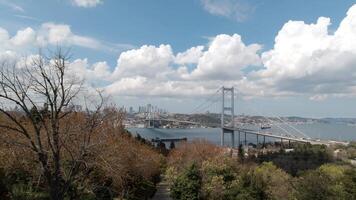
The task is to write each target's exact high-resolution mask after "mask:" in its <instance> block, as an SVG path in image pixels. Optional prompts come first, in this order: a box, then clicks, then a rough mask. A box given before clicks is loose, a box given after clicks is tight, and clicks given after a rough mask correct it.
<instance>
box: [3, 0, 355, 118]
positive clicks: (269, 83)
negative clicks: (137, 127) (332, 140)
mask: <svg viewBox="0 0 356 200" xmlns="http://www.w3.org/2000/svg"><path fill="white" fill-rule="evenodd" d="M355 3H356V1H351V0H343V1H339V0H313V1H310V0H309V1H308V0H273V1H272V0H269V1H267V0H249V1H247V0H220V1H217V0H179V1H177V0H151V1H146V0H0V27H1V28H2V29H4V30H6V31H7V33H8V35H9V37H8V41H7V42H3V45H2V46H3V47H1V44H0V51H3V52H5V51H13V52H16V53H17V54H21V55H23V54H31V53H35V52H36V49H37V48H38V47H39V46H43V45H45V46H50V47H53V46H54V44H55V43H57V44H59V45H63V46H68V47H70V48H71V49H72V53H73V55H74V56H73V65H72V67H71V68H72V69H71V70H73V72H74V73H78V76H83V77H84V78H85V79H86V80H88V85H89V86H90V87H93V88H95V87H100V88H104V89H105V90H107V91H108V92H109V93H110V94H111V95H112V96H113V99H114V101H116V102H117V103H118V104H124V105H126V106H129V105H133V106H138V105H140V104H146V103H154V104H159V105H161V106H162V107H165V108H167V109H168V110H172V111H183V112H189V111H190V110H191V109H192V108H194V107H195V106H196V104H199V101H200V100H199V99H203V98H204V97H206V96H208V95H209V94H211V93H212V92H213V91H215V89H214V85H215V86H216V88H217V87H219V86H220V85H234V86H235V87H239V90H240V91H241V100H240V105H241V107H242V108H241V109H239V110H238V111H239V113H242V112H243V113H247V114H258V113H256V112H254V111H251V110H249V109H247V107H248V106H247V104H251V107H255V108H257V107H258V108H259V110H260V113H261V114H265V115H299V116H311V117H325V116H331V117H332V116H338V117H356V106H355V102H356V101H355V100H356V99H355V97H354V96H355V95H356V89H355V88H356V87H355V85H356V84H355V83H354V81H353V78H354V77H355V76H356V75H355V76H354V75H353V72H356V70H355V67H353V66H355V65H354V64H356V62H354V60H356V55H354V53H355V52H356V51H354V50H355V49H353V48H351V47H348V44H349V43H350V42H347V40H352V39H353V37H352V33H356V32H352V31H351V32H350V31H347V30H349V29H352V30H354V29H353V28H355V30H356V27H355V26H356V25H355V23H352V21H353V20H352V19H353V16H351V14H350V15H349V16H350V17H348V18H347V17H346V13H347V12H348V10H349V9H350V8H351V7H352V6H353V4H355ZM354 10H355V9H354ZM352 12H353V11H352ZM350 13H351V11H350ZM321 16H323V17H327V18H329V20H330V23H328V20H320V21H318V19H319V17H321ZM345 19H346V20H345ZM343 20H344V21H347V20H348V21H347V22H349V24H348V25H347V26H346V25H344V27H348V28H340V27H341V26H340V23H341V21H343ZM297 21H299V22H303V24H300V23H298V22H297ZM288 22H290V23H288ZM319 22H320V23H319ZM312 24H317V25H316V26H317V27H316V28H315V27H314V26H313V25H312ZM345 24H346V23H345ZM287 25H288V26H287ZM325 27H326V29H327V32H326V34H325V33H320V32H322V31H323V30H324V29H325ZM26 28H30V29H31V30H29V29H27V32H26V34H27V35H26V34H23V35H22V36H23V37H24V38H26V40H19V41H26V42H17V43H16V42H11V41H14V39H13V37H15V36H16V35H17V34H18V31H21V30H25V29H26ZM338 29H339V31H338ZM52 30H55V31H57V32H56V34H60V33H65V36H63V35H59V36H58V35H57V36H53V35H51V33H52V32H51V31H52ZM68 30H69V31H68ZM63 31H64V32H63ZM59 32H60V33H59ZM291 32H293V34H290V33H291ZM324 32H325V31H324ZM335 32H339V33H340V34H339V33H335ZM279 33H280V34H279ZM24 35H25V36H26V37H25V36H24ZM277 36H280V37H279V38H282V39H281V40H279V41H278V42H277V41H276V38H277ZM328 36H330V38H329V37H328ZM355 37H356V36H355ZM340 38H341V39H340ZM12 39H13V40H12ZM319 39H320V41H321V42H315V43H314V42H313V41H319ZM0 41H1V40H0ZM39 41H41V42H39ZM291 43H292V44H293V45H292V46H290V45H291ZM308 43H311V44H310V46H307V45H306V44H308ZM324 43H328V46H327V47H325V46H324V45H323V44H324ZM145 45H146V46H145ZM161 45H166V46H161ZM275 45H277V46H278V48H275V47H274V46H275ZM198 46H202V47H201V49H200V47H199V48H197V49H195V50H194V52H195V53H192V52H190V53H187V54H184V55H185V56H184V55H183V53H184V52H186V51H187V50H188V49H191V48H192V47H198ZM295 46H296V47H297V48H296V49H297V50H295V51H294V50H291V51H290V52H289V51H287V50H288V49H293V48H291V47H295ZM335 46H336V47H338V48H336V47H335ZM143 47H144V48H143ZM334 47H335V48H334ZM355 48H356V47H355ZM226 49H228V50H231V51H228V50H226ZM286 49H287V50H286ZM309 49H312V52H310V51H311V50H309ZM130 50H131V51H130ZM225 50H226V52H225ZM192 51H193V50H192ZM219 52H223V54H222V53H220V54H219ZM320 52H321V53H320ZM330 52H331V53H330ZM230 53H231V55H230ZM283 53H285V55H281V54H283ZM346 53H347V54H346ZM179 54H182V55H181V57H180V58H181V59H178V57H179V56H178V55H179ZM221 54H222V55H221ZM319 54H320V55H319ZM225 55H226V56H232V57H234V58H235V57H236V58H237V59H234V58H233V59H231V62H230V60H229V58H230V57H226V58H224V56H225ZM315 55H318V57H317V58H318V59H320V60H322V61H318V62H311V61H310V60H315V59H316V58H315ZM145 56H147V57H145ZM331 56H335V58H337V59H341V63H346V64H344V65H345V66H344V65H343V64H341V65H340V66H337V67H335V63H333V61H329V60H328V59H327V58H330V57H331ZM0 57H1V52H0ZM354 57H355V58H354ZM148 58H149V59H148ZM284 58H288V59H287V60H286V61H285V60H284ZM140 59H143V60H140ZM144 59H146V60H144ZM219 59H221V60H219ZM118 60H120V61H119V62H118ZM226 60H228V61H229V62H228V61H226ZM241 60H243V61H241ZM225 61H226V62H225ZM342 61H345V62H342ZM97 66H99V67H97ZM96 67H97V68H96ZM151 67H152V69H151ZM285 67H287V69H285ZM350 70H351V72H352V73H351V74H352V75H349V74H347V73H345V71H350ZM352 70H354V71H352ZM151 72H155V73H153V74H152V73H151ZM231 72H233V73H231ZM279 74H280V75H279ZM330 74H334V75H335V77H333V76H331V75H330ZM355 74H356V73H355ZM230 75H231V76H230ZM142 85H145V86H146V87H143V86H142ZM162 85H163V86H164V87H163V86H162ZM335 85H336V86H335ZM161 86H162V87H161ZM148 90H150V91H151V92H147V93H146V91H148ZM133 91H137V92H133ZM187 105H189V106H187Z"/></svg>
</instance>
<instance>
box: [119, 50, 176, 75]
mask: <svg viewBox="0 0 356 200" xmlns="http://www.w3.org/2000/svg"><path fill="white" fill-rule="evenodd" d="M173 59H174V55H173V52H172V49H171V46H170V45H160V46H159V47H155V46H147V45H144V46H142V47H141V48H139V49H133V50H129V51H125V52H123V53H121V55H120V56H119V59H118V61H117V67H116V69H115V71H114V72H113V79H118V78H121V77H132V76H143V77H147V78H152V79H154V78H159V77H161V76H165V73H168V72H169V71H170V70H171V68H170V63H171V62H172V61H173Z"/></svg>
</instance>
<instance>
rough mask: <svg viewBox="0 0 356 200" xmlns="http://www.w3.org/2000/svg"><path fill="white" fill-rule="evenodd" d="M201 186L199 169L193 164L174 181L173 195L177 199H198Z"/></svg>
mask: <svg viewBox="0 0 356 200" xmlns="http://www.w3.org/2000/svg"><path fill="white" fill-rule="evenodd" d="M200 187H201V177H200V174H199V170H198V168H197V165H196V164H192V165H190V166H189V167H188V168H187V169H186V170H184V171H183V173H182V174H180V175H179V176H178V177H177V179H176V180H175V181H174V183H173V185H172V187H171V196H172V198H173V199H177V200H178V199H179V200H198V199H199V190H200Z"/></svg>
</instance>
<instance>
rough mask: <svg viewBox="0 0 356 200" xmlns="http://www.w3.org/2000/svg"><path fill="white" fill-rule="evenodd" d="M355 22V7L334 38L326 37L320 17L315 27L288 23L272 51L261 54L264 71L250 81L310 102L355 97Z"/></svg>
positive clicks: (325, 26) (325, 22) (325, 21)
mask: <svg viewBox="0 0 356 200" xmlns="http://www.w3.org/2000/svg"><path fill="white" fill-rule="evenodd" d="M355 22H356V5H355V6H353V7H351V8H350V9H349V11H348V12H347V16H346V17H345V18H344V19H343V20H342V22H341V24H340V26H339V27H338V28H337V30H336V31H335V33H334V34H330V33H329V29H328V27H329V25H330V19H329V18H325V17H320V18H319V19H318V21H317V22H316V23H315V24H305V23H304V22H302V21H289V22H287V23H286V24H285V25H284V26H283V28H282V29H281V30H280V31H279V33H278V35H277V37H276V39H275V45H274V48H273V49H271V50H269V51H267V52H264V53H263V54H262V60H263V64H264V66H265V67H266V68H265V69H264V70H260V71H258V72H256V73H255V74H254V76H253V77H254V78H255V80H256V82H258V83H259V84H263V85H265V86H266V87H270V88H274V89H275V91H277V92H278V91H284V92H291V93H294V94H309V95H311V96H312V97H311V99H313V100H322V99H325V98H326V94H332V95H340V94H349V95H355V93H353V92H352V88H353V87H354V86H356V82H355V80H356V23H355ZM315 94H317V95H315ZM321 97H322V98H321Z"/></svg>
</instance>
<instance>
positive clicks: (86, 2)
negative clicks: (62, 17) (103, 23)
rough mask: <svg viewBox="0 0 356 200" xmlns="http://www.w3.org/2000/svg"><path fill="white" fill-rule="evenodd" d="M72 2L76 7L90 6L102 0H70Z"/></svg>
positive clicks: (94, 5) (98, 3) (96, 4)
mask: <svg viewBox="0 0 356 200" xmlns="http://www.w3.org/2000/svg"><path fill="white" fill-rule="evenodd" d="M71 1H72V4H73V5H75V6H78V7H83V8H91V7H96V6H98V5H100V4H102V3H103V0H71Z"/></svg>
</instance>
